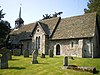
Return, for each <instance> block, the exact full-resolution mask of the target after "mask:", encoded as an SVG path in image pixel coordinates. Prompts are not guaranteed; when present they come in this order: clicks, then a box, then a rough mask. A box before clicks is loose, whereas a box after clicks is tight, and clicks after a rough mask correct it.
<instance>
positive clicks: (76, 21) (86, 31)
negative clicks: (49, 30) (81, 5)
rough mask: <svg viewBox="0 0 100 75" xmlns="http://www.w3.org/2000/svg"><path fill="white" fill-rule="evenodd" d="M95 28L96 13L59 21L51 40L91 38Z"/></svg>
mask: <svg viewBox="0 0 100 75" xmlns="http://www.w3.org/2000/svg"><path fill="white" fill-rule="evenodd" d="M95 26H96V13H88V14H85V15H80V16H74V17H70V18H64V19H61V22H60V23H59V25H58V27H57V29H56V31H55V32H54V35H53V36H52V39H53V40H54V39H70V38H84V37H93V36H94V33H95Z"/></svg>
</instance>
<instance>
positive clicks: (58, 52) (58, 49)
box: [56, 44, 60, 55]
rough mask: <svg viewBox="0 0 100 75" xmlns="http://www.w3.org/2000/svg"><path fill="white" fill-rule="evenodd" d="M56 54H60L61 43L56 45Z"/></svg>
mask: <svg viewBox="0 0 100 75" xmlns="http://www.w3.org/2000/svg"><path fill="white" fill-rule="evenodd" d="M56 55H60V45H59V44H57V45H56Z"/></svg>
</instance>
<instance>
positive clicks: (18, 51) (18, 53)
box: [13, 49, 21, 56]
mask: <svg viewBox="0 0 100 75" xmlns="http://www.w3.org/2000/svg"><path fill="white" fill-rule="evenodd" d="M13 55H14V56H20V55H21V49H14V50H13Z"/></svg>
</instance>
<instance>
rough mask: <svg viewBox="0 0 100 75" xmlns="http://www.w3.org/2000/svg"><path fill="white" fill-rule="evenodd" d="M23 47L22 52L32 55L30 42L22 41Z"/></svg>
mask: <svg viewBox="0 0 100 75" xmlns="http://www.w3.org/2000/svg"><path fill="white" fill-rule="evenodd" d="M22 43H23V46H22V50H23V51H24V50H29V54H32V52H33V50H32V40H25V41H22Z"/></svg>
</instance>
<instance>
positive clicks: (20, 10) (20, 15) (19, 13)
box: [19, 7, 21, 18]
mask: <svg viewBox="0 0 100 75" xmlns="http://www.w3.org/2000/svg"><path fill="white" fill-rule="evenodd" d="M19 18H21V7H20V10H19Z"/></svg>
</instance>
